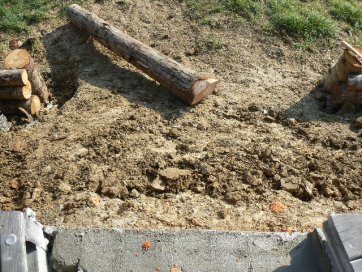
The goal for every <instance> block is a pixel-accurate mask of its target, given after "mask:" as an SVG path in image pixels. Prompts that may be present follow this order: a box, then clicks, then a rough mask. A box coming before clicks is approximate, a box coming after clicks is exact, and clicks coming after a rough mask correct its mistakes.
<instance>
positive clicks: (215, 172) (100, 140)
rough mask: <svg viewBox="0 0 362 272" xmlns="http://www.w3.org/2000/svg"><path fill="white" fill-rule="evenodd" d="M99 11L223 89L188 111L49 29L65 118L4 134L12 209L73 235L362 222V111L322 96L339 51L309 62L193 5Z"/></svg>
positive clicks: (43, 39) (6, 206)
mask: <svg viewBox="0 0 362 272" xmlns="http://www.w3.org/2000/svg"><path fill="white" fill-rule="evenodd" d="M89 9H91V10H92V11H93V12H95V13H97V14H98V15H99V16H100V17H102V18H104V19H106V20H107V21H109V22H111V23H112V24H114V25H116V26H117V27H118V28H120V29H121V30H122V31H124V32H126V33H128V34H129V35H131V36H133V37H135V38H137V39H139V40H141V41H143V42H144V43H146V44H148V45H150V46H152V47H154V48H156V49H157V50H159V51H161V52H162V53H164V54H166V55H168V56H170V57H172V58H174V59H176V60H177V61H179V62H181V63H183V64H184V65H186V66H188V67H191V68H193V69H195V70H197V71H200V72H203V73H205V74H209V75H212V76H214V77H216V78H218V79H220V84H219V86H218V89H217V92H215V93H214V94H212V95H210V96H209V98H208V99H206V100H205V101H203V102H202V103H200V104H198V105H196V106H193V107H190V106H187V105H185V104H184V103H183V102H182V101H180V100H179V99H177V98H175V97H174V96H172V95H171V94H169V93H168V92H167V91H166V90H164V89H163V88H162V87H160V86H159V85H158V84H157V83H156V82H154V81H153V80H151V79H150V78H149V77H147V76H145V75H144V74H142V73H141V72H140V71H138V70H137V69H135V68H134V67H132V66H131V65H129V64H128V63H127V62H126V61H124V60H122V59H120V58H118V57H117V56H116V55H114V54H112V52H110V51H108V50H107V49H105V48H104V47H102V46H101V45H100V44H99V43H98V42H96V41H92V40H90V39H86V38H85V37H84V35H82V34H81V33H80V32H79V31H78V30H77V29H75V28H74V27H73V26H71V25H69V24H66V23H65V22H63V24H62V25H60V26H59V27H58V28H55V27H52V26H50V25H47V24H43V25H42V26H39V27H38V28H37V29H35V30H34V33H35V34H34V37H35V41H40V43H39V42H35V44H36V47H35V49H34V48H33V51H32V54H33V56H34V58H35V59H36V61H37V62H38V63H39V65H40V68H41V70H42V73H43V75H44V77H45V78H46V79H47V83H48V85H49V86H50V87H51V91H52V95H53V107H48V109H47V110H46V111H45V112H44V114H43V115H42V116H41V117H40V119H39V120H38V121H36V122H34V123H32V124H28V125H27V124H23V123H21V121H19V120H15V121H14V122H16V124H15V126H14V127H13V129H12V131H10V132H7V133H1V134H0V164H1V172H0V185H1V194H0V209H3V210H14V209H23V208H24V207H31V208H32V209H33V210H35V211H36V212H37V216H38V219H39V221H40V222H42V223H43V224H48V225H57V226H66V227H86V226H91V227H126V228H175V229H176V228H177V229H179V228H204V229H222V230H272V231H309V230H311V229H313V228H315V227H318V226H320V224H321V223H322V222H323V221H324V220H325V219H326V217H327V216H328V215H329V214H330V213H333V212H338V213H340V212H358V211H362V203H361V195H362V186H361V185H362V167H361V162H362V138H361V137H360V136H359V135H361V133H360V134H358V130H357V128H356V127H355V126H354V123H353V120H354V119H355V118H356V117H358V116H360V115H361V110H360V109H358V108H355V107H353V106H352V105H345V106H344V107H343V108H342V109H341V110H340V111H338V112H333V113H331V112H330V111H325V110H324V107H325V93H324V92H323V90H322V88H321V87H320V86H321V82H322V80H323V78H324V76H325V75H326V73H327V72H328V68H329V67H330V65H331V63H333V62H334V61H335V60H336V59H337V58H338V56H339V55H340V54H341V49H339V48H337V47H336V48H334V49H332V50H329V49H321V51H320V52H319V51H310V52H302V51H300V50H298V49H295V48H294V47H293V46H291V45H290V44H289V43H288V39H284V38H283V37H280V36H279V37H276V36H275V37H274V36H272V35H266V34H265V33H262V32H260V31H258V30H253V29H252V27H250V26H249V25H247V24H245V25H242V26H241V25H240V24H236V23H233V22H230V20H229V19H228V18H227V17H220V18H218V20H216V21H215V23H214V24H213V25H212V26H208V25H202V24H200V23H199V22H197V20H194V19H191V18H190V16H189V15H188V14H187V12H186V7H185V5H184V3H182V1H168V2H167V4H165V3H163V2H162V1H153V0H146V1H145V0H135V1H130V2H129V4H127V5H126V6H122V7H121V6H119V5H118V4H115V3H113V4H112V3H108V4H105V3H103V4H92V5H91V6H90V7H89ZM2 42H3V43H4V42H5V41H4V40H3V41H2ZM6 51H9V49H7V50H5V51H4V54H3V55H2V56H1V60H2V59H3V58H4V56H5V53H6Z"/></svg>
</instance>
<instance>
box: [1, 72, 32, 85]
mask: <svg viewBox="0 0 362 272" xmlns="http://www.w3.org/2000/svg"><path fill="white" fill-rule="evenodd" d="M27 84H29V79H28V73H27V72H26V70H24V69H15V70H7V69H6V70H0V86H25V85H27Z"/></svg>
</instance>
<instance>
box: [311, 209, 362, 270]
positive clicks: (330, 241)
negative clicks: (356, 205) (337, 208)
mask: <svg viewBox="0 0 362 272" xmlns="http://www.w3.org/2000/svg"><path fill="white" fill-rule="evenodd" d="M316 233H317V236H318V238H319V240H320V243H321V244H322V246H323V247H324V252H325V254H326V256H327V258H328V262H329V263H330V265H331V270H332V271H333V272H339V271H343V272H362V213H356V214H332V215H331V216H330V217H329V218H328V220H327V221H326V222H325V223H324V225H323V229H318V230H317V231H316Z"/></svg>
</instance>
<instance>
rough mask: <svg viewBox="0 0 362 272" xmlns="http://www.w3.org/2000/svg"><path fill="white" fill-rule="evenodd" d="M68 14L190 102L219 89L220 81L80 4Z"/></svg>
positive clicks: (74, 6)
mask: <svg viewBox="0 0 362 272" xmlns="http://www.w3.org/2000/svg"><path fill="white" fill-rule="evenodd" d="M67 15H68V18H69V20H70V21H71V22H72V23H73V24H75V25H76V26H77V27H79V28H80V29H81V30H82V31H84V32H85V33H87V34H89V35H91V36H93V37H94V38H96V39H97V40H98V41H99V42H100V43H102V44H103V45H104V46H106V47H107V48H109V49H110V50H112V51H113V52H115V53H116V54H118V55H119V56H121V57H122V58H124V59H125V60H127V61H128V62H130V63H132V64H133V65H134V66H136V67H137V68H139V69H140V70H142V71H143V72H144V73H145V74H147V75H149V76H150V77H151V78H153V79H155V80H156V81H158V82H159V83H160V84H161V85H163V86H165V87H167V88H168V89H169V90H170V91H171V92H172V93H174V94H175V95H177V96H179V97H180V98H181V99H183V100H184V101H185V102H187V103H188V104H191V105H192V104H196V103H198V102H199V101H201V100H202V99H204V98H205V97H206V96H207V95H209V94H210V93H211V92H213V91H214V90H215V88H216V83H217V82H218V80H216V79H213V78H209V77H203V76H201V75H199V74H198V73H196V72H195V71H192V70H190V69H188V68H186V67H184V66H183V65H181V64H180V63H178V62H176V61H174V60H173V59H171V58H169V57H167V56H165V55H162V54H161V53H159V52H158V51H156V50H155V49H153V48H151V47H148V46H146V45H144V44H143V43H141V42H139V41H137V40H136V39H134V38H132V37H130V36H128V35H126V34H124V33H122V32H121V31H119V30H118V29H116V28H115V27H113V26H111V25H110V24H108V23H107V22H106V21H104V20H102V19H100V18H99V17H97V16H96V15H94V14H93V13H91V12H89V11H87V10H85V9H83V8H81V7H80V6H78V5H76V4H73V5H71V6H69V8H68V9H67Z"/></svg>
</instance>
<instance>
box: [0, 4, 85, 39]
mask: <svg viewBox="0 0 362 272" xmlns="http://www.w3.org/2000/svg"><path fill="white" fill-rule="evenodd" d="M84 2H86V1H84V0H83V1H82V0H78V1H49V0H0V31H3V32H8V33H14V32H16V33H21V32H29V31H30V29H31V25H33V24H36V23H39V22H41V21H44V20H46V19H49V18H50V17H51V16H50V15H49V13H48V11H49V10H51V9H56V10H58V11H61V10H64V9H65V8H66V7H67V6H68V5H69V4H71V3H78V4H81V3H84Z"/></svg>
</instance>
